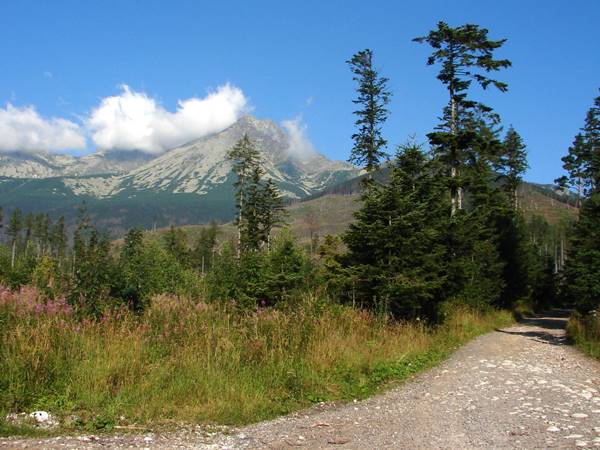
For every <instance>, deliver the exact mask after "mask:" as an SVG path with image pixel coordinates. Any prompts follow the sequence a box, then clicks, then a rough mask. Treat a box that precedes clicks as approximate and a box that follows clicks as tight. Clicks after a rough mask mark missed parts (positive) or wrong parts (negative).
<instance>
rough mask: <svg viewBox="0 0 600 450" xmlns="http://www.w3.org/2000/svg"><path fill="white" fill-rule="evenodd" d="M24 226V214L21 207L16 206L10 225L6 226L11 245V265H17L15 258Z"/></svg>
mask: <svg viewBox="0 0 600 450" xmlns="http://www.w3.org/2000/svg"><path fill="white" fill-rule="evenodd" d="M22 228H23V214H22V213H21V210H20V209H19V208H15V209H14V210H13V212H12V215H11V216H10V220H9V222H8V227H7V228H6V234H7V235H8V237H9V240H10V245H11V248H12V250H11V258H10V267H11V268H14V267H15V258H16V252H17V244H18V242H19V240H20V236H21V230H22Z"/></svg>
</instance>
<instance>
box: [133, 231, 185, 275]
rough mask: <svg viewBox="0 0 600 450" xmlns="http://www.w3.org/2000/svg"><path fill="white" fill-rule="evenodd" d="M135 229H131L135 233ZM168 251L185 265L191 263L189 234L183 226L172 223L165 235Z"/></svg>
mask: <svg viewBox="0 0 600 450" xmlns="http://www.w3.org/2000/svg"><path fill="white" fill-rule="evenodd" d="M134 231H135V230H131V232H132V233H133V232H134ZM163 240H164V243H165V247H166V249H167V251H168V252H169V253H170V254H171V255H173V256H174V257H175V258H176V260H177V261H179V262H180V263H181V264H183V265H184V266H187V265H188V264H189V250H188V245H187V234H186V232H185V231H184V230H182V229H181V228H175V226H174V225H171V227H170V228H169V231H168V232H167V233H166V234H165V236H164V237H163Z"/></svg>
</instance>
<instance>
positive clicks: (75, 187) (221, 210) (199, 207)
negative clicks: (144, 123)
mask: <svg viewBox="0 0 600 450" xmlns="http://www.w3.org/2000/svg"><path fill="white" fill-rule="evenodd" d="M244 134H248V135H249V137H250V138H251V139H252V140H254V141H255V143H256V145H257V148H258V150H259V151H260V153H261V156H262V160H263V166H264V169H265V172H266V177H268V178H272V179H273V180H274V181H275V182H276V183H277V184H278V186H279V187H280V189H281V190H282V192H283V194H284V195H285V196H286V197H287V198H289V199H301V198H305V197H307V196H310V195H313V194H315V193H317V192H319V191H321V190H323V189H326V188H328V187H331V186H333V185H336V184H339V183H342V182H344V181H346V180H349V179H352V178H355V177H356V176H358V175H359V174H360V172H359V171H358V170H357V169H356V168H354V167H353V166H351V165H350V164H347V163H345V162H341V161H331V160H329V159H327V158H325V157H324V156H323V155H321V154H319V153H317V152H316V151H314V150H312V149H311V148H310V147H309V146H298V145H297V143H296V142H295V140H294V139H292V137H291V136H290V135H289V134H288V133H286V132H285V131H284V130H282V129H281V128H280V127H279V126H278V125H276V124H275V123H274V122H272V121H269V120H258V119H256V118H254V117H252V116H244V117H242V118H240V119H239V120H238V121H237V122H236V123H234V124H233V125H231V126H230V127H229V128H227V129H225V130H223V131H221V132H219V133H215V134H212V135H209V136H206V137H203V138H201V139H197V140H195V141H192V142H189V143H187V144H184V145H182V146H179V147H177V148H174V149H171V150H169V151H167V152H165V153H164V154H162V155H160V156H158V157H151V156H148V155H146V154H144V153H142V152H97V153H94V154H91V155H87V156H83V157H80V158H77V157H73V156H68V155H50V154H35V155H34V154H23V153H12V154H2V155H0V206H2V207H4V209H5V210H11V209H13V208H15V207H20V208H21V209H23V210H24V211H31V212H36V213H39V212H44V213H49V214H50V215H51V216H53V217H58V216H60V215H65V217H67V219H68V220H70V221H71V222H73V221H74V219H75V217H76V211H77V209H78V206H79V205H80V204H81V203H82V202H84V201H85V203H86V206H87V208H88V211H89V213H90V216H91V218H92V220H93V221H95V222H96V223H97V224H99V225H101V226H105V227H107V228H110V229H111V230H112V231H113V232H115V234H119V233H121V232H123V231H125V230H126V229H127V228H129V227H131V226H143V227H147V228H148V227H153V226H164V225H168V224H170V223H175V224H188V223H198V222H207V221H209V220H217V221H227V220H230V219H231V218H232V217H233V214H234V201H233V182H234V178H235V177H234V175H233V173H232V172H231V163H230V162H229V161H228V160H227V152H228V151H229V150H230V149H231V148H232V147H233V145H234V144H235V143H236V142H237V141H238V140H239V139H241V138H242V136H243V135H244Z"/></svg>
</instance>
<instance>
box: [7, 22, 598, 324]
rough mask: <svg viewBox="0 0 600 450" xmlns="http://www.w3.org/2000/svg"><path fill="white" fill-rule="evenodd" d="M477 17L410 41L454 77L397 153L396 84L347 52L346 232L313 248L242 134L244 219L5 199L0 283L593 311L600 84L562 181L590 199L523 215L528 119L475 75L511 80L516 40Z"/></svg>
mask: <svg viewBox="0 0 600 450" xmlns="http://www.w3.org/2000/svg"><path fill="white" fill-rule="evenodd" d="M488 34H489V32H488V30H486V29H485V28H481V27H479V26H477V25H473V24H466V25H462V26H458V27H450V26H449V25H447V24H446V23H444V22H439V23H438V24H437V27H436V28H435V29H434V30H432V31H430V32H429V33H428V34H426V35H425V36H421V37H417V38H415V39H414V41H415V42H417V43H420V44H426V45H428V46H429V47H430V48H431V54H430V56H429V58H428V59H427V65H430V66H436V67H438V69H439V70H438V73H437V79H438V80H439V81H440V82H441V83H442V85H443V86H444V88H445V89H446V92H447V102H446V104H445V105H443V106H442V107H441V112H440V119H439V122H438V124H437V125H436V126H435V127H433V129H432V130H431V132H430V133H429V134H428V135H427V140H428V142H427V143H426V144H424V143H418V142H416V141H414V140H409V141H408V142H406V143H403V144H401V145H399V146H397V148H396V149H395V152H393V155H390V154H389V152H388V150H387V146H388V141H387V140H386V139H385V136H384V125H385V123H386V120H387V118H388V116H389V114H390V111H389V105H390V101H391V98H392V93H391V91H390V89H389V88H388V82H389V80H388V78H386V77H383V76H381V75H380V71H379V69H378V68H377V67H376V66H375V62H374V58H375V56H374V52H373V51H372V50H370V49H365V50H361V51H359V52H357V53H356V54H355V55H353V56H352V57H351V58H350V59H349V60H348V61H347V63H348V65H349V68H350V71H351V73H352V77H353V80H354V81H355V82H356V96H355V98H354V99H353V100H352V101H353V104H354V105H355V106H356V110H355V111H354V116H355V118H356V120H355V125H356V128H355V131H354V133H353V135H352V139H353V147H352V149H351V151H350V157H349V160H350V161H351V162H353V163H355V164H358V165H360V166H361V167H362V168H364V170H365V176H364V177H363V180H362V181H361V183H362V189H361V206H360V209H359V210H358V212H357V213H356V215H355V220H354V222H353V223H352V224H351V225H350V227H349V229H348V230H347V232H345V233H344V234H343V235H342V236H325V237H324V238H322V239H320V238H319V237H318V236H317V235H316V234H312V235H311V242H310V243H309V244H308V246H306V247H302V246H300V245H299V244H298V243H297V242H295V240H294V238H293V237H292V235H291V233H290V231H289V230H287V229H286V228H285V222H286V215H285V209H284V202H283V199H282V198H283V197H282V194H281V192H280V190H279V189H278V187H277V184H276V182H275V181H274V180H272V179H270V178H268V177H267V176H266V173H265V170H264V168H263V167H264V163H263V161H262V160H261V153H260V149H259V148H258V145H257V143H256V142H254V141H253V140H252V139H251V138H250V137H249V136H248V135H244V136H243V137H242V139H240V141H239V142H237V143H236V144H235V145H234V146H233V148H232V149H231V150H230V152H229V154H228V159H229V161H230V162H231V165H232V171H233V173H234V175H235V177H236V181H235V185H234V189H233V192H232V195H234V196H235V200H236V211H237V213H236V217H235V222H234V225H235V227H236V231H237V236H235V237H234V236H226V235H225V233H224V232H223V229H222V228H221V227H219V226H218V225H216V224H211V225H206V226H203V227H201V228H200V231H199V232H198V233H196V234H195V235H194V233H193V232H190V231H186V230H185V229H183V228H176V227H173V226H172V227H170V228H169V229H168V230H166V231H163V232H160V233H159V232H155V233H147V232H144V231H143V230H141V229H137V228H134V229H131V230H129V231H128V233H127V234H126V236H125V237H124V239H123V240H122V241H120V242H117V243H115V242H111V241H110V240H109V238H108V236H107V234H106V233H103V232H102V231H101V230H98V229H97V228H96V227H95V226H94V225H93V224H92V223H91V221H90V218H89V215H88V214H87V212H86V210H85V208H82V209H81V211H80V215H79V220H78V223H77V226H76V228H75V229H74V230H71V231H72V232H71V233H69V232H68V230H67V229H66V226H65V222H64V219H62V218H60V219H59V220H57V221H56V222H53V221H51V220H50V218H49V217H48V216H46V215H31V214H27V215H23V214H22V213H21V211H20V210H18V209H16V210H14V211H12V214H11V215H10V217H8V218H7V219H6V220H4V218H2V215H1V213H0V226H2V228H3V230H4V236H5V237H4V242H3V244H2V245H0V283H2V284H6V285H9V286H10V287H12V288H17V287H19V286H21V285H25V284H34V285H36V286H37V287H38V288H39V289H40V290H42V291H43V292H44V293H45V294H46V295H47V296H48V298H52V297H57V296H65V297H66V298H67V299H68V301H69V302H70V304H71V305H72V306H73V307H75V309H76V310H77V311H78V312H79V313H80V314H82V315H85V316H92V317H94V316H95V317H99V316H100V315H101V314H102V311H104V310H105V309H106V308H124V307H125V308H129V309H131V310H132V311H135V312H139V313H141V312H143V311H144V309H145V308H146V306H147V305H148V304H149V302H150V301H151V299H152V297H153V296H155V295H158V294H173V295H180V296H186V297H193V298H202V299H205V300H207V301H215V302H226V303H227V304H231V305H233V306H234V307H235V308H239V309H240V310H241V311H247V310H255V309H256V308H262V307H282V308H287V307H292V306H293V305H294V304H295V303H296V302H297V301H299V299H301V298H302V296H306V295H316V294H318V295H319V296H320V297H323V298H327V299H329V301H335V302H347V303H351V304H352V305H353V306H355V307H357V308H366V309H371V310H374V311H378V312H380V313H381V314H386V315H389V316H391V317H394V318H396V319H415V318H422V319H425V320H428V321H433V322H436V321H441V320H443V318H444V315H445V311H447V310H448V308H451V307H452V305H456V304H461V305H465V304H466V305H469V306H471V307H473V308H483V309H485V308H492V307H501V308H539V307H542V306H545V305H549V304H552V303H553V302H555V301H556V299H557V298H558V299H560V300H562V301H564V302H572V303H575V304H576V305H578V308H580V309H581V310H582V311H588V312H589V311H591V310H592V309H594V308H597V307H598V299H599V298H600V282H599V278H598V276H597V274H598V273H600V253H599V252H600V243H599V239H600V235H599V234H598V233H599V232H598V229H599V227H598V224H599V223H598V220H600V197H599V195H600V194H599V193H598V178H599V176H600V175H599V174H600V156H599V152H600V150H599V146H598V139H599V138H598V136H599V131H598V129H599V126H598V123H599V117H600V116H599V108H600V98H598V99H596V101H595V103H594V107H593V108H592V109H591V110H590V112H589V113H588V115H587V116H586V121H585V125H584V127H583V128H582V131H581V133H579V134H578V135H577V136H576V138H575V140H574V143H573V146H572V147H571V148H570V149H569V153H568V155H567V156H566V157H565V158H564V159H563V161H564V163H565V169H566V170H567V172H568V175H567V176H565V177H564V178H561V180H560V182H561V183H562V184H563V185H564V186H565V188H567V189H572V190H574V191H575V192H576V193H577V195H578V198H579V200H578V203H580V204H581V215H580V219H579V220H578V221H577V223H576V224H575V225H574V226H573V232H572V235H571V239H570V240H568V241H567V240H566V239H565V236H567V235H568V234H569V233H570V232H569V229H570V226H569V225H567V226H563V227H560V228H559V227H556V226H551V225H550V224H548V223H547V222H546V221H545V220H544V219H543V218H541V217H537V216H533V217H530V218H529V219H527V220H526V219H525V217H524V215H523V212H522V205H521V199H520V196H519V190H518V187H519V185H520V184H521V181H522V176H523V173H524V171H525V170H526V169H527V155H526V145H525V142H524V140H523V139H522V137H521V136H520V135H519V133H518V131H517V130H516V129H515V128H514V127H513V126H509V127H508V130H507V131H506V132H504V128H503V125H502V121H501V118H500V116H499V115H498V114H497V113H496V112H495V111H494V109H493V108H492V107H491V106H489V105H486V104H484V103H482V102H480V101H479V100H476V99H474V98H472V87H473V86H479V87H481V88H483V89H484V90H486V89H488V88H494V89H496V90H498V91H500V92H506V91H507V90H508V86H507V84H506V83H504V82H502V81H499V80H497V79H495V78H494V77H492V75H493V74H495V73H496V72H499V71H501V70H503V69H506V68H508V67H510V66H511V62H510V61H509V60H507V59H498V58H496V56H495V53H496V51H497V50H498V49H500V48H501V47H502V46H503V44H504V42H505V40H504V39H501V40H492V39H490V38H489V37H488Z"/></svg>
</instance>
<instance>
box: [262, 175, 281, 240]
mask: <svg viewBox="0 0 600 450" xmlns="http://www.w3.org/2000/svg"><path fill="white" fill-rule="evenodd" d="M285 217H286V211H285V209H284V202H283V197H282V196H281V192H280V191H279V189H278V188H277V186H276V185H275V183H274V182H273V180H272V179H271V178H269V179H268V180H267V181H266V182H265V183H263V185H262V187H261V189H260V192H259V205H258V218H259V221H260V224H261V230H260V231H261V240H262V241H263V242H265V243H266V246H267V251H270V250H271V241H272V233H273V229H274V228H275V227H278V226H281V225H283V224H284V223H285Z"/></svg>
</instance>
